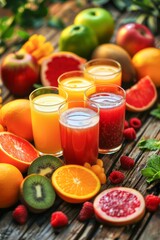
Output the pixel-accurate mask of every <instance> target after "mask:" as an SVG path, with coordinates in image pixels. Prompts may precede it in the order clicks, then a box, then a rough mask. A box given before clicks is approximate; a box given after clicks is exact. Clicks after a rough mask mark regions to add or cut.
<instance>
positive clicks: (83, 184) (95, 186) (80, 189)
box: [51, 164, 101, 203]
mask: <svg viewBox="0 0 160 240" xmlns="http://www.w3.org/2000/svg"><path fill="white" fill-rule="evenodd" d="M51 181H52V185H53V187H54V189H55V191H56V193H57V195H58V196H59V197H60V198H62V199H63V200H64V201H66V202H69V203H82V202H85V201H87V200H89V199H91V198H93V197H94V196H95V195H96V194H97V193H98V192H99V190H100V187H101V184H100V180H99V179H98V177H97V176H96V175H95V173H93V172H92V171H91V170H89V169H87V168H85V167H83V166H79V165H74V164H69V165H65V166H62V167H59V168H58V169H57V170H56V171H55V172H54V173H53V175H52V178H51Z"/></svg>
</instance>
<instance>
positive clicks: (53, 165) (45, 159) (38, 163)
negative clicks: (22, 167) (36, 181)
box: [27, 154, 64, 179]
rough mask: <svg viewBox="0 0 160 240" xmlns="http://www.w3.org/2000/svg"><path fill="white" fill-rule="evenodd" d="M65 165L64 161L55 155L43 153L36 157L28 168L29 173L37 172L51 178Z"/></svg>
mask: <svg viewBox="0 0 160 240" xmlns="http://www.w3.org/2000/svg"><path fill="white" fill-rule="evenodd" d="M63 165H64V162H63V161H62V160H61V159H60V158H58V157H55V156H53V155H49V154H48V155H47V154H46V155H43V156H40V157H38V158H36V159H35V160H34V161H33V162H32V163H31V165H30V166H29V168H28V173H27V174H28V175H30V174H33V173H36V174H40V175H42V176H45V177H47V178H49V179H51V176H52V174H53V172H54V171H55V170H56V169H57V168H59V167H61V166H63Z"/></svg>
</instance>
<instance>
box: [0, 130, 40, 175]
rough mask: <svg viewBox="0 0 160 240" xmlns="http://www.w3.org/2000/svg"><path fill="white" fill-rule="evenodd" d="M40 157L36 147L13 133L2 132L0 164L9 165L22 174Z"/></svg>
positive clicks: (0, 138)
mask: <svg viewBox="0 0 160 240" xmlns="http://www.w3.org/2000/svg"><path fill="white" fill-rule="evenodd" d="M38 156H39V152H38V151H37V150H36V149H35V148H34V146H33V145H32V144H31V143H30V142H28V141H27V140H25V139H24V138H21V137H19V136H17V135H15V134H13V133H10V132H0V163H9V164H12V165H13V166H15V167H17V168H18V169H19V170H20V171H21V172H22V173H24V172H26V171H27V169H28V167H29V166H30V164H31V162H33V161H34V160H35V159H36V158H37V157H38Z"/></svg>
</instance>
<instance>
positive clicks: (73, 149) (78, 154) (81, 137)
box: [59, 101, 99, 165]
mask: <svg viewBox="0 0 160 240" xmlns="http://www.w3.org/2000/svg"><path fill="white" fill-rule="evenodd" d="M70 103H72V102H68V103H66V104H63V105H62V106H61V107H60V108H59V113H60V119H59V121H60V133H61V143H62V149H63V157H64V160H65V163H66V164H78V165H84V163H85V162H87V163H90V164H95V163H96V160H97V157H98V144H99V108H98V107H97V106H96V105H95V104H94V105H93V104H90V102H87V101H86V102H85V101H75V102H74V104H70Z"/></svg>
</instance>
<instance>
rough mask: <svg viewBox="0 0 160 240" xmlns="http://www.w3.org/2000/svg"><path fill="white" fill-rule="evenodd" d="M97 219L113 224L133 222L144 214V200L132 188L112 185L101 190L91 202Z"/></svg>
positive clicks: (119, 224)
mask: <svg viewBox="0 0 160 240" xmlns="http://www.w3.org/2000/svg"><path fill="white" fill-rule="evenodd" d="M93 207H94V211H95V216H96V218H97V220H99V221H100V222H102V223H106V224H109V225H114V226H123V225H128V224H133V223H136V222H138V221H139V220H141V219H142V218H143V216H144V214H145V201H144V198H143V196H142V195H141V193H140V192H138V191H137V190H135V189H132V188H126V187H114V188H110V189H107V190H105V191H103V192H101V193H100V194H99V195H98V196H97V197H96V198H95V200H94V203H93Z"/></svg>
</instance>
